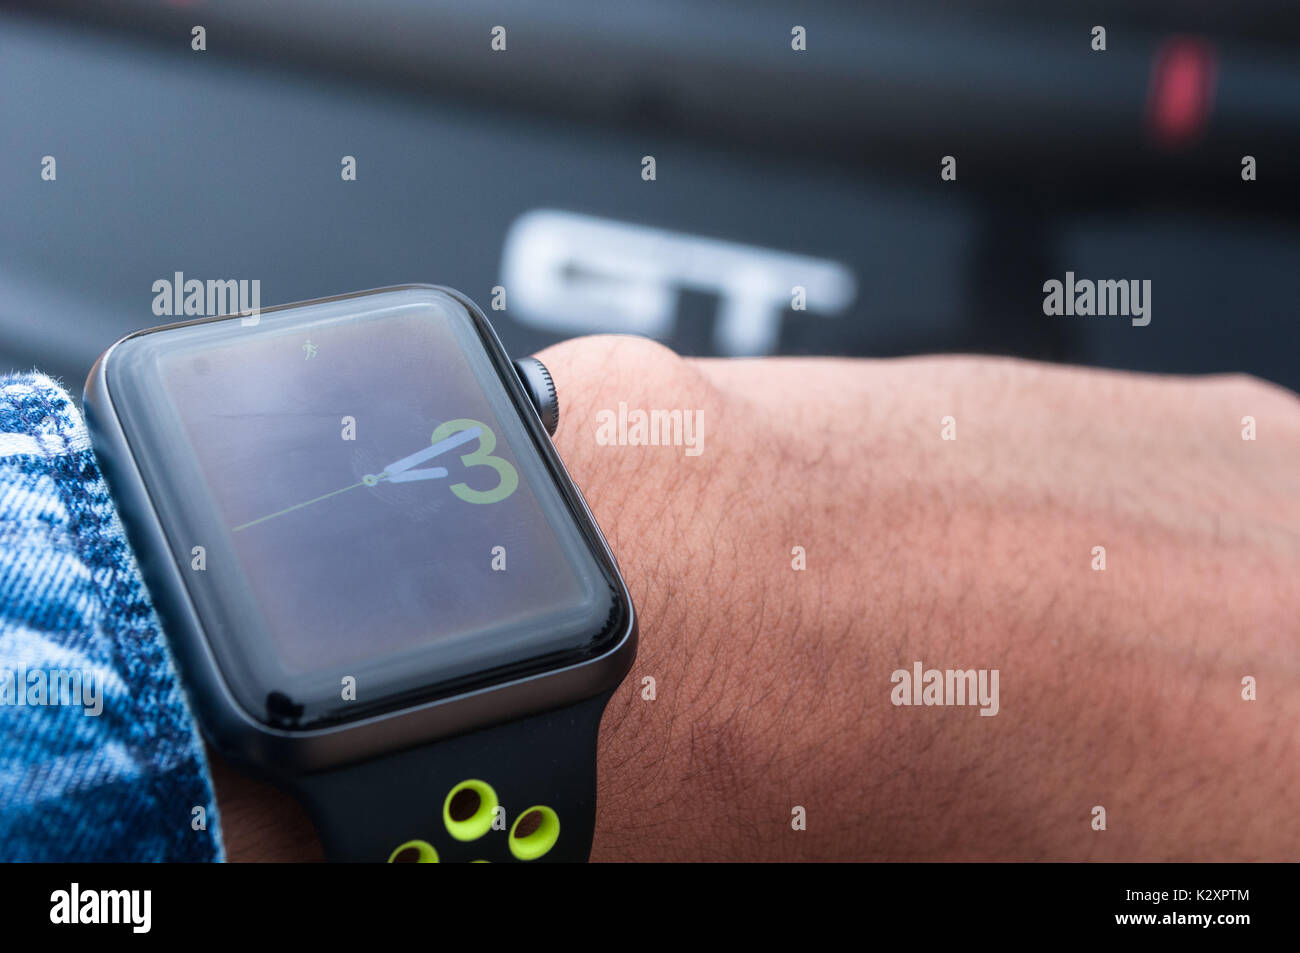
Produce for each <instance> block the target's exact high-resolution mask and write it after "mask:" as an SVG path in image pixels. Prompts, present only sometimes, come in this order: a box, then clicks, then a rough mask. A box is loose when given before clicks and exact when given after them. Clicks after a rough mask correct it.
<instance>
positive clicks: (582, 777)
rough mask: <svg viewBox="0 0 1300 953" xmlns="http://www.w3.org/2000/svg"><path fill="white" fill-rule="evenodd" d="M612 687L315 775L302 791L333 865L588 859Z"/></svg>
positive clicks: (302, 785) (300, 782) (308, 778)
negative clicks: (600, 735)
mask: <svg viewBox="0 0 1300 953" xmlns="http://www.w3.org/2000/svg"><path fill="white" fill-rule="evenodd" d="M611 694H612V692H606V693H604V694H602V695H598V696H596V697H594V698H591V699H588V700H586V701H583V702H579V703H578V704H576V705H571V706H569V707H567V708H562V709H558V710H556V711H551V712H546V713H545V714H541V715H533V716H530V717H528V718H523V719H520V720H518V721H512V722H506V723H503V724H500V725H496V726H493V727H491V728H487V729H483V730H481V731H476V732H473V733H471V734H467V735H461V736H459V737H456V738H449V739H444V740H442V741H438V742H436V743H434V744H430V745H427V746H425V747H421V748H412V749H408V750H405V751H400V752H397V753H395V754H389V755H385V756H383V757H380V758H375V759H372V760H370V761H365V762H362V763H360V764H354V765H349V766H347V767H345V768H339V769H336V770H333V771H328V772H323V773H320V774H313V775H308V776H305V777H302V778H299V779H298V780H297V781H296V782H295V787H296V788H297V794H298V796H299V797H300V798H301V799H302V801H303V803H304V804H305V805H306V807H307V810H308V812H309V813H310V814H311V815H312V817H313V819H314V820H315V822H316V828H317V831H318V832H319V834H320V837H321V840H322V841H323V842H324V845H325V853H326V856H327V858H328V859H329V860H332V861H363V862H364V861H370V862H384V861H394V862H417V863H419V862H424V863H433V862H443V863H446V862H474V861H488V862H491V863H502V862H514V861H527V862H534V863H542V862H584V861H586V860H587V858H588V856H589V855H590V853H591V841H592V834H593V832H594V828H595V819H596V735H597V731H598V729H599V727H600V718H601V714H602V713H603V712H604V710H605V705H606V703H607V702H608V701H609V698H610V695H611Z"/></svg>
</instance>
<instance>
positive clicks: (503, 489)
mask: <svg viewBox="0 0 1300 953" xmlns="http://www.w3.org/2000/svg"><path fill="white" fill-rule="evenodd" d="M246 325H252V326H246ZM107 373H108V383H109V388H110V394H111V396H112V399H113V402H114V405H115V407H116V408H117V410H118V414H119V418H120V419H121V420H122V423H123V429H124V431H125V432H126V435H127V439H128V442H129V443H130V445H131V448H132V452H133V454H134V456H135V458H136V463H137V465H138V466H139V468H140V470H141V472H142V475H143V476H144V478H145V483H146V486H147V487H148V490H149V494H150V496H151V498H152V499H153V502H154V507H155V509H156V511H157V512H158V515H159V519H160V522H161V523H162V524H163V529H164V531H165V533H166V535H167V537H168V539H169V541H170V544H171V547H172V550H173V556H174V558H175V559H176V561H177V563H178V565H179V567H180V570H181V573H182V575H183V577H184V578H185V580H186V586H187V590H188V592H189V595H190V598H191V601H192V602H193V604H194V606H195V608H196V610H197V611H198V614H199V617H200V620H201V621H202V624H203V628H204V632H205V634H206V637H207V639H208V642H209V645H210V646H211V648H212V651H213V653H214V655H215V656H216V659H217V662H218V664H219V666H220V668H221V670H222V672H223V675H224V676H225V679H226V682H227V684H228V686H229V687H230V689H231V690H232V692H233V693H234V694H235V696H236V697H237V699H238V700H239V701H240V703H241V704H242V706H243V707H244V708H245V709H247V710H248V711H249V713H250V714H253V715H255V716H256V717H258V718H260V719H261V720H263V721H265V722H267V723H270V724H275V725H280V726H284V727H308V726H312V725H319V724H322V723H325V722H328V721H332V720H339V719H344V718H348V717H353V716H359V715H361V714H364V713H367V712H371V711H374V710H375V709H376V708H377V707H380V708H381V707H384V706H389V707H391V706H392V705H393V704H395V703H407V702H410V701H412V700H418V698H419V697H423V696H426V695H429V694H430V693H436V692H437V691H438V690H439V689H442V690H444V691H445V690H448V689H450V688H455V687H456V686H462V687H463V686H464V685H467V684H476V683H479V682H482V680H483V679H484V678H485V677H489V676H495V677H497V678H498V679H500V678H505V677H509V676H511V675H512V674H520V673H526V672H527V671H529V670H530V666H532V669H536V666H537V665H539V664H562V663H563V661H564V660H565V658H573V657H574V656H581V655H582V654H583V653H591V652H592V651H595V650H599V649H600V648H602V647H603V643H604V642H605V641H607V640H608V639H609V638H610V636H611V629H612V628H613V627H615V626H616V625H617V621H618V615H619V612H618V608H619V601H620V600H619V596H618V592H619V588H618V586H617V585H616V579H617V577H616V575H614V573H613V570H612V567H610V566H609V565H608V560H607V557H606V556H605V553H604V551H603V549H602V548H601V547H600V545H599V544H598V541H597V540H598V537H596V536H594V533H595V530H594V527H592V526H591V525H590V522H589V520H588V519H587V518H586V516H585V513H584V512H583V510H582V509H581V507H580V506H576V505H575V502H574V500H573V499H572V497H571V496H569V495H568V494H571V493H572V492H573V491H572V490H571V489H567V482H566V481H565V480H564V478H563V475H562V473H559V474H557V472H556V471H555V470H554V469H553V465H552V464H551V463H549V462H548V460H547V459H546V458H545V456H544V454H543V453H542V452H541V450H540V448H539V445H538V437H537V433H536V429H535V428H531V429H530V427H529V426H526V425H525V422H524V419H523V414H525V413H531V411H530V410H529V409H528V408H527V406H526V405H525V406H524V407H522V408H521V407H520V405H519V402H520V397H519V392H518V391H515V392H514V393H512V391H511V389H510V388H508V387H507V386H506V384H505V382H504V378H505V375H507V374H512V373H513V370H512V368H511V367H510V365H508V364H506V363H505V361H504V357H503V356H502V355H500V352H499V348H497V347H496V345H495V344H494V343H493V342H492V341H491V340H490V339H489V336H488V334H487V332H486V331H485V329H484V328H483V326H482V324H481V322H480V321H479V320H478V319H476V318H474V317H473V316H471V314H470V313H469V311H468V310H467V309H466V308H465V307H464V306H463V305H461V304H460V303H459V302H458V301H456V300H455V299H454V298H452V297H451V296H450V295H447V294H445V293H443V292H439V291H436V290H433V289H403V290H399V291H392V292H385V293H381V294H374V295H362V296H356V297H353V298H347V299H339V300H332V301H326V302H319V303H315V304H312V305H307V306H303V307H298V308H292V309H288V310H285V311H281V312H271V313H268V314H264V315H262V316H261V318H260V320H258V321H257V323H256V324H255V325H253V324H252V322H251V321H248V322H241V320H240V319H238V318H232V319H227V320H220V321H213V322H205V323H200V324H195V325H190V326H186V327H179V328H171V329H163V330H159V331H154V332H148V333H145V334H142V335H139V336H137V337H134V338H129V339H127V340H126V341H124V342H122V343H121V344H120V345H118V348H117V349H116V350H115V352H114V353H113V355H112V360H111V361H110V363H109V367H108V371H107ZM457 690H459V689H457Z"/></svg>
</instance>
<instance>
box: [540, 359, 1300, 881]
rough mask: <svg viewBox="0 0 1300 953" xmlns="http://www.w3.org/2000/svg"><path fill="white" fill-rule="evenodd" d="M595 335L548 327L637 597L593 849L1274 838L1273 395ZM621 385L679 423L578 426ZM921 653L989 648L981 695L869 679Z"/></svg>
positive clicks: (1052, 848)
mask: <svg viewBox="0 0 1300 953" xmlns="http://www.w3.org/2000/svg"><path fill="white" fill-rule="evenodd" d="M619 347H620V348H628V347H630V348H632V349H636V348H638V347H643V345H638V344H631V345H619ZM594 352H595V348H594V347H592V346H591V345H587V346H586V348H585V355H584V357H583V358H582V359H580V360H579V361H578V364H580V363H581V360H592V361H596V362H597V363H596V364H593V366H590V367H582V366H578V364H574V365H571V364H570V363H569V362H568V359H567V357H566V355H565V354H564V349H563V348H561V349H560V350H559V351H558V352H552V353H550V354H548V355H546V358H547V360H548V361H549V362H550V363H551V364H552V365H553V368H554V370H555V373H556V377H557V383H558V385H559V387H560V391H561V393H562V394H566V395H567V396H568V406H567V407H566V414H567V417H566V420H567V423H566V425H564V426H563V427H562V429H561V432H560V433H559V434H558V435H557V441H558V442H559V445H560V448H561V451H562V453H563V455H564V456H565V459H566V460H567V461H569V465H570V468H571V470H572V471H573V472H574V474H575V476H576V477H577V479H578V480H579V482H580V483H581V484H582V486H583V487H584V490H585V492H586V493H587V495H588V498H589V500H590V501H591V503H592V506H593V508H594V509H595V511H596V515H597V518H598V520H599V521H600V522H601V525H602V526H604V527H606V529H607V531H608V532H609V534H610V536H611V541H612V543H613V545H614V548H615V551H616V552H618V553H619V554H620V560H621V561H622V563H623V568H624V571H625V574H626V575H627V578H628V580H629V584H630V585H631V586H632V587H633V595H634V598H635V600H636V602H637V605H638V606H639V607H640V609H641V615H642V619H643V639H642V651H641V657H640V659H639V661H638V663H637V666H636V668H635V670H634V672H633V674H632V676H630V677H629V680H628V682H627V683H625V685H624V687H623V689H622V690H621V691H620V693H619V695H618V696H617V699H616V701H615V703H614V704H612V705H611V707H610V710H609V712H608V713H607V714H606V718H605V725H604V732H603V735H602V755H601V795H602V797H601V808H600V810H601V814H600V824H599V825H598V835H597V841H596V847H595V852H594V854H593V856H594V857H595V858H598V859H619V858H626V859H632V858H638V859H644V858H647V857H658V858H671V857H683V858H685V857H692V858H707V857H713V858H753V859H757V858H768V859H777V858H785V859H789V858H797V857H804V858H810V859H811V858H818V859H826V858H834V857H839V858H863V859H873V858H875V859H883V858H897V859H976V858H979V859H994V858H996V859H1012V858H1021V859H1034V858H1042V859H1047V858H1057V859H1102V858H1117V859H1118V858H1122V859H1160V858H1166V857H1183V858H1200V859H1208V858H1216V859H1224V858H1228V857H1239V858H1259V857H1271V858H1284V857H1293V856H1295V853H1296V850H1297V845H1296V844H1295V843H1292V842H1289V841H1288V840H1287V837H1288V836H1290V835H1287V834H1286V833H1284V832H1285V831H1287V830H1291V829H1292V826H1291V825H1286V824H1285V823H1282V822H1284V818H1283V817H1282V815H1281V814H1280V813H1279V812H1280V811H1281V810H1283V808H1281V805H1284V804H1286V803H1287V798H1286V797H1285V790H1286V789H1287V787H1288V786H1292V787H1293V786H1294V783H1295V770H1294V768H1293V767H1292V765H1293V764H1294V761H1295V758H1294V755H1295V747H1294V745H1295V725H1296V723H1297V715H1300V697H1298V695H1297V688H1296V686H1297V684H1298V683H1297V679H1296V675H1297V671H1296V668H1297V666H1296V661H1295V641H1296V639H1295V636H1296V623H1295V616H1296V607H1297V605H1298V604H1300V599H1298V598H1297V590H1296V584H1295V582H1294V576H1293V570H1294V568H1295V567H1296V565H1297V553H1298V550H1300V546H1298V545H1297V537H1296V532H1295V527H1296V526H1297V510H1296V507H1297V503H1296V500H1297V498H1298V496H1297V493H1296V489H1297V488H1296V487H1295V486H1294V485H1293V484H1292V482H1291V481H1293V480H1294V477H1293V476H1291V472H1292V471H1291V470H1289V469H1288V467H1287V466H1285V465H1279V464H1282V463H1283V462H1284V461H1285V460H1286V459H1294V458H1295V457H1294V454H1295V448H1296V447H1297V445H1298V441H1297V429H1296V419H1297V418H1296V411H1295V402H1294V398H1293V397H1292V396H1291V395H1288V394H1284V393H1281V392H1278V391H1276V390H1274V389H1269V388H1265V387H1263V386H1261V385H1257V384H1252V383H1243V382H1242V381H1240V380H1234V379H1225V380H1222V381H1218V382H1200V383H1196V384H1191V383H1189V382H1186V381H1176V380H1169V381H1162V380H1157V379H1151V378H1142V377H1137V376H1133V375H1114V374H1104V373H1098V372H1086V371H1078V370H1067V369H1056V368H1047V367H1039V366H1034V365H1027V364H1022V363H1017V362H1003V361H976V360H970V359H947V358H939V359H928V360H912V361H897V362H817V363H816V364H809V363H806V362H805V363H803V366H800V367H795V366H793V362H738V363H737V362H733V363H723V362H700V363H693V364H692V365H691V366H689V367H684V366H683V367H674V368H672V369H671V370H663V369H656V370H654V371H649V370H647V368H648V367H649V366H651V365H654V364H655V361H654V359H653V358H652V357H650V356H647V355H640V354H639V355H637V359H636V360H634V361H632V362H631V363H633V364H636V365H637V366H638V367H639V368H640V370H639V372H638V373H636V374H634V375H626V374H620V373H618V371H617V368H618V367H619V366H620V364H621V362H623V361H626V360H627V355H626V354H624V355H623V356H622V357H621V358H619V357H615V358H613V359H605V360H603V361H602V360H599V359H598V358H597V357H596V356H595V354H594ZM672 360H675V359H666V362H667V363H670V364H671V362H672ZM597 366H601V367H603V368H604V371H603V373H601V372H600V371H598V369H597ZM664 374H670V375H672V376H673V377H674V380H672V381H671V382H668V381H665V380H664V379H663V376H664ZM592 381H601V383H599V384H594V385H593V384H592V383H590V382H592ZM793 381H798V382H799V385H798V388H796V387H794V386H792V382H793ZM584 382H585V383H584ZM792 395H793V396H792ZM619 400H624V401H626V402H627V403H628V405H629V406H631V407H644V408H653V407H662V406H664V405H665V403H669V404H671V405H673V406H681V407H683V408H686V407H694V408H695V409H699V410H703V411H704V412H705V414H706V420H709V419H710V418H711V420H710V424H709V431H710V433H709V442H708V444H707V449H706V450H705V452H704V453H703V454H702V455H701V456H700V457H697V458H688V457H686V456H685V455H684V454H683V453H682V452H681V450H680V448H677V449H673V448H655V447H649V448H646V447H641V448H638V447H603V446H599V445H597V444H596V443H595V440H594V437H593V434H594V424H593V421H594V415H595V412H596V411H597V410H598V409H601V408H603V407H614V406H617V402H618V401H619ZM1081 408H1083V412H1081V410H1080V409H1081ZM1244 414H1253V415H1255V416H1256V417H1258V418H1259V419H1261V420H1264V419H1266V420H1268V421H1269V428H1270V438H1271V439H1270V440H1269V441H1268V442H1267V443H1254V444H1252V443H1248V442H1243V441H1241V439H1240V434H1239V427H1238V420H1239V418H1240V416H1242V415H1244ZM949 415H951V416H953V417H954V418H955V419H956V422H957V428H958V429H957V436H958V439H957V440H954V441H945V440H943V439H941V433H940V431H941V424H940V421H941V419H942V418H943V417H945V416H949ZM1247 454H1249V455H1252V456H1246V455H1247ZM1288 455H1289V457H1288ZM1099 545H1100V546H1105V547H1106V552H1107V559H1108V563H1107V568H1106V569H1105V570H1104V571H1097V570H1094V569H1093V568H1092V567H1093V563H1094V557H1093V547H1094V546H1099ZM794 546H802V547H803V548H804V549H805V550H806V552H807V560H808V568H807V570H805V571H802V572H799V571H795V570H793V569H792V566H791V560H792V557H791V550H792V548H793V547H794ZM916 662H921V663H922V665H923V667H924V668H926V669H930V668H937V669H963V670H965V669H998V670H999V672H1000V690H1001V691H1000V700H999V701H1000V710H999V712H998V714H997V715H996V716H992V717H984V716H980V715H979V714H978V713H977V709H976V708H974V707H966V708H952V707H926V706H921V707H900V706H895V705H894V704H892V702H891V691H892V689H893V688H894V686H893V684H891V681H890V676H891V673H893V672H894V671H896V670H899V669H902V670H908V671H910V670H911V669H912V668H913V665H914V663H916ZM1247 674H1250V675H1254V676H1255V677H1256V678H1257V679H1258V681H1259V683H1260V685H1261V686H1264V688H1263V689H1261V690H1265V691H1266V692H1267V695H1266V697H1265V698H1263V699H1261V700H1260V701H1259V702H1246V701H1243V700H1242V698H1241V678H1242V676H1243V675H1247ZM646 676H650V677H653V678H654V679H655V684H656V698H655V700H654V701H645V700H643V699H642V697H641V694H640V689H641V679H642V678H644V677H646ZM1096 805H1101V806H1103V807H1105V808H1106V810H1107V814H1108V830H1107V831H1106V832H1099V831H1094V830H1093V827H1092V824H1091V821H1092V814H1091V812H1092V809H1093V808H1094V806H1096ZM796 806H801V807H804V808H805V809H806V810H807V815H808V829H807V830H806V831H795V830H793V829H792V826H791V819H792V810H793V809H794V808H795V807H796ZM1208 818H1213V821H1212V822H1211V821H1209V820H1207V819H1208Z"/></svg>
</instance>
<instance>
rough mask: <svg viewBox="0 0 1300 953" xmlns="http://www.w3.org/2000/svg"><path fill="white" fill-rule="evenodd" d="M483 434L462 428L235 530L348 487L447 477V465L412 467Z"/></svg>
mask: <svg viewBox="0 0 1300 953" xmlns="http://www.w3.org/2000/svg"><path fill="white" fill-rule="evenodd" d="M482 433H483V431H482V429H481V428H479V427H470V428H468V429H466V430H461V431H458V432H456V433H454V434H452V435H451V436H450V437H446V438H444V439H443V440H439V441H438V442H437V443H435V444H434V445H433V446H431V447H425V448H424V449H423V450H418V451H416V452H415V453H413V454H411V455H410V456H409V457H403V458H402V459H401V460H398V461H397V462H396V463H390V464H389V465H388V466H387V467H386V468H385V469H384V472H383V473H377V474H373V475H368V476H366V477H365V478H364V479H363V480H362V481H361V482H360V483H353V484H352V485H351V486H345V487H344V488H343V489H341V490H334V491H333V492H331V493H325V494H322V495H321V496H318V497H316V498H315V499H311V500H305V501H304V502H302V503H295V504H294V505H293V506H286V507H285V508H284V509H282V510H279V511H278V512H275V513H270V514H268V515H266V516H259V517H258V518H257V519H255V520H249V521H248V522H247V523H240V524H239V525H238V526H236V527H235V528H234V529H232V530H231V532H232V533H238V532H239V531H240V530H241V529H248V527H250V526H256V525H257V524H258V523H265V522H266V521H267V520H273V519H275V518H276V517H277V516H283V515H284V514H285V513H292V512H293V511H294V510H300V509H302V508H303V507H304V506H311V505H312V504H313V503H319V502H320V501H321V500H328V499H329V498H330V497H331V496H338V495H339V494H340V493H346V492H347V491H348V490H355V489H356V488H357V487H359V486H374V485H375V484H376V483H378V482H379V481H380V480H383V479H388V480H391V481H392V482H394V483H413V482H415V481H417V480H431V479H438V478H440V477H445V476H446V475H447V471H446V469H445V468H443V467H430V468H429V469H427V470H412V469H411V467H413V466H415V465H416V464H417V463H423V462H424V461H425V460H428V459H430V458H432V457H436V456H439V455H441V454H444V453H446V452H447V451H448V450H451V449H453V448H455V447H459V446H460V445H461V444H463V443H469V441H471V440H473V439H474V438H475V437H478V436H479V435H480V434H482Z"/></svg>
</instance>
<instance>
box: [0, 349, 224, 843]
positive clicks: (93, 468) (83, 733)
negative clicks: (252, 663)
mask: <svg viewBox="0 0 1300 953" xmlns="http://www.w3.org/2000/svg"><path fill="white" fill-rule="evenodd" d="M78 677H79V680H80V687H81V691H80V692H77V691H76V689H75V688H74V687H73V686H74V685H75V684H76V682H77V681H78ZM42 685H43V686H44V687H45V690H44V691H42V690H41V686H42ZM96 685H97V686H98V696H97V697H98V698H99V701H98V702H94V701H93V700H92V696H93V695H95V693H94V692H93V691H91V690H90V688H89V687H90V686H96ZM19 695H21V696H22V697H21V698H19ZM42 700H43V701H42ZM54 701H59V702H61V703H60V704H51V702H54ZM20 702H21V703H20ZM96 705H102V711H101V712H100V714H98V715H95V714H89V713H88V712H90V711H93V709H94V707H96ZM200 807H201V808H203V810H204V812H206V818H205V820H206V829H202V827H201V826H200V823H199V820H198V818H200V817H201V815H199V814H197V812H196V811H195V808H200ZM196 828H199V829H196ZM221 859H223V853H222V846H221V831H220V822H219V818H218V816H217V809H216V802H215V800H214V798H213V794H212V783H211V779H210V777H209V774H208V766H207V761H206V759H205V757H204V751H203V746H202V744H201V743H200V741H199V736H198V733H197V730H196V728H195V724H194V719H193V718H192V716H191V713H190V710H189V707H188V705H187V703H186V699H185V696H184V694H183V692H182V690H181V688H180V684H179V682H178V680H177V676H176V671H175V668H174V666H173V664H172V659H171V655H170V653H169V651H168V649H167V644H166V642H165V640H164V638H163V634H162V631H161V629H160V627H159V624H158V619H157V617H156V616H155V614H154V611H153V607H152V606H151V604H150V602H149V595H148V592H147V591H146V590H145V587H144V583H143V581H142V580H141V578H140V575H139V572H138V570H137V568H136V563H135V559H134V557H133V556H132V554H131V550H130V547H129V546H128V545H127V541H126V537H125V535H124V534H123V531H122V525H121V523H120V522H119V520H118V517H117V512H116V510H115V509H114V507H113V501H112V499H111V498H110V497H109V494H108V488H107V487H106V486H105V484H104V481H103V478H102V477H101V476H100V472H99V467H98V465H97V464H96V461H95V455H94V452H93V451H92V450H91V447H90V439H89V436H88V434H87V432H86V426H85V423H84V422H83V420H82V418H81V415H80V413H79V411H78V410H77V407H76V405H75V404H74V403H73V401H72V398H71V397H70V396H69V395H68V393H67V392H66V391H65V390H63V388H62V387H60V386H59V385H58V384H57V383H55V382H54V381H52V380H50V379H49V378H48V377H44V376H42V375H39V374H25V375H15V376H8V377H0V860H6V861H14V860H21V861H37V860H43V861H50V860H90V861H161V860H169V861H212V860H221Z"/></svg>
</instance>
